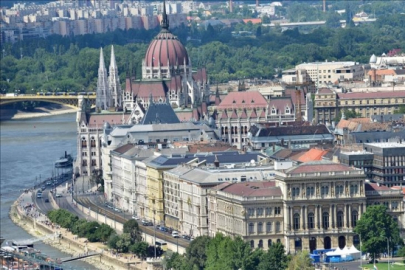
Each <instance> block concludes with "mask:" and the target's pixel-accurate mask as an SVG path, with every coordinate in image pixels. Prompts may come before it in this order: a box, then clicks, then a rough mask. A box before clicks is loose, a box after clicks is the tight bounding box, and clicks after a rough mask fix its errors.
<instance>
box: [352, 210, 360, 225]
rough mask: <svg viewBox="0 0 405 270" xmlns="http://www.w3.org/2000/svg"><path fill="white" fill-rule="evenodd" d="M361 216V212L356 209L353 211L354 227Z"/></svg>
mask: <svg viewBox="0 0 405 270" xmlns="http://www.w3.org/2000/svg"><path fill="white" fill-rule="evenodd" d="M358 218H359V213H358V212H357V211H356V210H353V211H352V227H353V228H354V227H356V225H357V220H358Z"/></svg>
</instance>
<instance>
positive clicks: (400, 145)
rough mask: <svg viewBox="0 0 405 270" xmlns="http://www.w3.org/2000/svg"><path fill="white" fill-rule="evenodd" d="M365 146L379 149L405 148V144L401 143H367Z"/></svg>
mask: <svg viewBox="0 0 405 270" xmlns="http://www.w3.org/2000/svg"><path fill="white" fill-rule="evenodd" d="M365 145H369V146H374V147H379V148H404V147H405V142H404V143H399V142H381V143H365Z"/></svg>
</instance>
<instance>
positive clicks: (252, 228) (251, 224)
mask: <svg viewBox="0 0 405 270" xmlns="http://www.w3.org/2000/svg"><path fill="white" fill-rule="evenodd" d="M254 232H255V225H254V224H253V223H249V233H254Z"/></svg>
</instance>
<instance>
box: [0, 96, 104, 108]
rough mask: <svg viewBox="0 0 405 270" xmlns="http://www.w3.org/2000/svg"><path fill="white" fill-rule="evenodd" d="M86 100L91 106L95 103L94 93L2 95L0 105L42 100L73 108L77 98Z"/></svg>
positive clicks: (76, 103)
mask: <svg viewBox="0 0 405 270" xmlns="http://www.w3.org/2000/svg"><path fill="white" fill-rule="evenodd" d="M81 98H82V99H84V100H87V101H88V102H89V103H90V105H91V106H95V105H96V95H94V94H92V95H86V96H84V95H79V96H69V95H58V96H57V95H55V96H53V95H50V96H46V95H25V94H24V95H23V94H20V95H14V96H7V95H3V96H0V106H3V105H7V104H11V103H16V102H23V101H43V102H50V103H57V104H61V105H66V106H69V107H71V108H74V109H78V106H79V100H80V99H81Z"/></svg>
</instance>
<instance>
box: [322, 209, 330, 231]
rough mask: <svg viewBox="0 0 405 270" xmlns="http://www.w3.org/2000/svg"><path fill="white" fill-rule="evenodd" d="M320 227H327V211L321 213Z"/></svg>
mask: <svg viewBox="0 0 405 270" xmlns="http://www.w3.org/2000/svg"><path fill="white" fill-rule="evenodd" d="M322 228H324V229H327V228H329V213H328V212H323V214H322Z"/></svg>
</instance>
